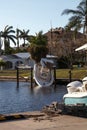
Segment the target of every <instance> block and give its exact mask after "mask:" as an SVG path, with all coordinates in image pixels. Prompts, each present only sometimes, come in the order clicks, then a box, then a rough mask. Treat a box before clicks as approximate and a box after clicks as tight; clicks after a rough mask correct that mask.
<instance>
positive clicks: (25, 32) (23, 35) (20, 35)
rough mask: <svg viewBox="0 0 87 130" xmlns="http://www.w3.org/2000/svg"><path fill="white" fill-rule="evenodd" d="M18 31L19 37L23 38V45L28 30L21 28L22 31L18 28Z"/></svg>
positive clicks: (26, 38)
mask: <svg viewBox="0 0 87 130" xmlns="http://www.w3.org/2000/svg"><path fill="white" fill-rule="evenodd" d="M18 31H19V33H20V34H19V37H20V38H22V39H23V40H24V42H23V45H24V46H25V40H28V37H29V35H28V33H29V30H27V31H25V30H24V29H23V31H21V30H18Z"/></svg>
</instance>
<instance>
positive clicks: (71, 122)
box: [0, 115, 87, 130]
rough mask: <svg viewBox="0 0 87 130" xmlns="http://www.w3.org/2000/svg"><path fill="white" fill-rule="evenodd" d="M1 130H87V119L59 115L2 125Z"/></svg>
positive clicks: (2, 123) (3, 123) (9, 122)
mask: <svg viewBox="0 0 87 130" xmlns="http://www.w3.org/2000/svg"><path fill="white" fill-rule="evenodd" d="M0 130H87V118H80V117H75V116H67V115H59V116H56V117H50V118H49V117H45V118H44V117H40V118H37V117H34V118H27V119H23V120H13V121H6V122H1V123H0Z"/></svg>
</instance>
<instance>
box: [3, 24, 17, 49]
mask: <svg viewBox="0 0 87 130" xmlns="http://www.w3.org/2000/svg"><path fill="white" fill-rule="evenodd" d="M14 33H15V31H14V30H13V26H8V25H7V26H5V28H4V31H1V37H2V38H4V50H5V51H6V49H8V48H9V47H10V40H11V41H12V42H13V43H14V44H15V45H16V42H15V40H14V39H16V37H15V36H14V35H13V34H14Z"/></svg>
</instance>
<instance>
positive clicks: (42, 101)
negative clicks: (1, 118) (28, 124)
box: [0, 81, 67, 114]
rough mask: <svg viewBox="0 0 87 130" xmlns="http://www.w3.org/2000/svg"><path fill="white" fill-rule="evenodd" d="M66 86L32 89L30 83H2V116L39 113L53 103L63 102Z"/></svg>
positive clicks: (0, 88)
mask: <svg viewBox="0 0 87 130" xmlns="http://www.w3.org/2000/svg"><path fill="white" fill-rule="evenodd" d="M66 91H67V90H66V86H64V85H57V87H56V89H54V86H50V87H44V88H39V87H38V86H36V87H34V88H33V89H31V87H30V83H29V82H20V83H19V87H17V83H16V82H11V81H0V114H9V113H17V112H27V111H37V110H41V109H42V108H43V106H45V105H49V104H50V103H51V102H53V101H58V102H62V100H63V95H64V94H65V93H66Z"/></svg>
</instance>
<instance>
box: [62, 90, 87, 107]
mask: <svg viewBox="0 0 87 130" xmlns="http://www.w3.org/2000/svg"><path fill="white" fill-rule="evenodd" d="M63 99H64V104H65V105H77V104H85V105H86V106H87V92H86V93H85V92H75V93H72V94H65V95H64V97H63Z"/></svg>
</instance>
